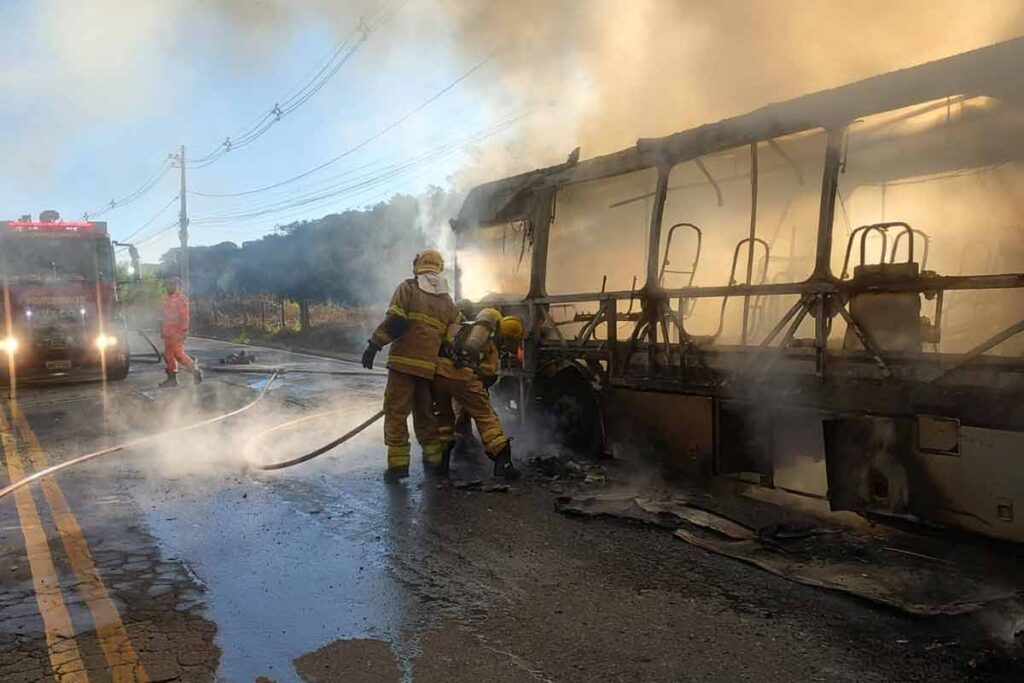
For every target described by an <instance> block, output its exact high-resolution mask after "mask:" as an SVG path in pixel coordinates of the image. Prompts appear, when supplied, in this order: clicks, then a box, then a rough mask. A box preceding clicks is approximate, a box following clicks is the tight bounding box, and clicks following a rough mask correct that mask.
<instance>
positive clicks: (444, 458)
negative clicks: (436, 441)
mask: <svg viewBox="0 0 1024 683" xmlns="http://www.w3.org/2000/svg"><path fill="white" fill-rule="evenodd" d="M452 448H454V444H447V445H446V446H443V447H442V450H441V462H430V461H428V460H424V461H423V471H424V472H425V473H426V474H427V476H429V477H447V476H448V472H449V469H450V467H451V454H452Z"/></svg>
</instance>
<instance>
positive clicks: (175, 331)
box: [160, 277, 203, 388]
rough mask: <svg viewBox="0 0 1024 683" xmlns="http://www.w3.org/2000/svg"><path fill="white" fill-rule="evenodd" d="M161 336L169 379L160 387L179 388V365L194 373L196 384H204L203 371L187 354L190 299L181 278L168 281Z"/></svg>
mask: <svg viewBox="0 0 1024 683" xmlns="http://www.w3.org/2000/svg"><path fill="white" fill-rule="evenodd" d="M160 336H161V337H163V340H164V362H165V363H166V364H167V365H166V368H167V379H165V380H164V381H163V382H161V383H160V387H161V388H166V387H176V386H178V363H181V364H182V365H184V366H185V369H186V370H188V371H189V372H191V373H192V378H193V379H194V380H195V383H196V384H199V383H200V382H202V381H203V371H202V370H200V369H199V366H198V365H196V362H195V361H194V360H192V357H191V356H189V355H188V354H187V353H185V337H187V336H188V299H187V298H186V297H185V295H184V293H182V291H181V278H178V277H172V278H171V279H170V280H168V281H167V296H166V297H164V305H163V321H162V322H161V324H160Z"/></svg>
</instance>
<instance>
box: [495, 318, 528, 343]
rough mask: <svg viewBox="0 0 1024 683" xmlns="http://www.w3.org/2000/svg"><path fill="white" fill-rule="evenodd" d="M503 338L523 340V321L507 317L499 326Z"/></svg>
mask: <svg viewBox="0 0 1024 683" xmlns="http://www.w3.org/2000/svg"><path fill="white" fill-rule="evenodd" d="M498 329H499V330H501V336H502V337H504V338H505V339H510V340H512V341H519V340H520V339H522V338H523V333H524V331H525V330H524V328H523V321H522V320H520V319H519V318H517V317H516V316H514V315H506V316H505V317H504V318H502V319H501V322H500V323H499V325H498Z"/></svg>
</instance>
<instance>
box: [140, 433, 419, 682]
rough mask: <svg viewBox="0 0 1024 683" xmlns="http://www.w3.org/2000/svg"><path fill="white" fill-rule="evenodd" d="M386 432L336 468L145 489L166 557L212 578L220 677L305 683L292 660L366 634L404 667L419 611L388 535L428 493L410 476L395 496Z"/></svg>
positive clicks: (358, 445)
mask: <svg viewBox="0 0 1024 683" xmlns="http://www.w3.org/2000/svg"><path fill="white" fill-rule="evenodd" d="M378 439H379V434H372V435H371V434H364V435H361V436H360V437H359V438H358V439H357V441H355V442H353V446H352V448H351V449H349V451H350V452H348V453H346V462H345V463H344V464H343V465H342V464H340V463H339V465H341V466H339V467H338V468H333V467H330V463H325V465H327V467H323V468H317V467H310V468H308V469H306V470H303V471H298V470H295V471H293V472H291V473H289V475H287V476H277V477H268V478H266V479H262V480H261V479H259V478H251V479H250V478H245V477H237V478H232V479H231V480H230V481H229V482H227V483H226V484H225V485H223V486H221V485H210V483H209V482H204V483H202V484H201V485H197V486H196V487H194V488H191V489H190V488H188V487H187V485H186V484H187V479H183V480H181V481H180V482H179V485H178V486H175V487H173V489H172V488H171V487H167V486H166V485H160V484H159V482H156V485H154V486H152V487H145V488H148V489H149V490H148V491H145V490H144V488H140V490H139V491H138V492H137V493H136V495H137V497H138V498H139V502H140V505H141V507H142V508H143V509H144V510H145V511H146V523H147V525H148V527H149V529H150V532H151V533H152V534H153V536H154V537H155V538H156V539H157V542H158V544H159V545H160V546H161V550H162V552H163V554H164V556H165V557H172V558H175V559H177V560H178V561H180V562H182V563H184V564H186V565H187V566H188V568H189V570H190V571H191V572H192V573H193V574H194V575H195V576H196V577H197V578H198V580H199V581H200V582H202V584H204V585H205V593H204V598H205V601H206V603H207V606H208V608H207V611H206V615H205V616H206V617H207V618H209V619H211V620H212V621H214V622H215V623H216V624H217V628H218V632H217V638H216V642H217V644H218V645H219V646H220V648H221V649H222V655H221V659H220V669H219V671H218V677H219V679H221V680H225V681H252V680H254V679H256V678H257V677H259V676H266V677H269V678H271V679H274V680H276V681H277V682H278V683H284V682H285V681H299V680H300V679H299V678H298V676H297V674H296V672H295V669H294V667H293V666H292V661H293V660H296V659H298V658H301V657H302V656H303V655H307V654H308V653H311V652H313V651H315V650H317V649H318V648H321V647H324V646H325V645H327V644H329V643H333V642H335V641H339V640H341V641H345V640H352V639H367V638H368V639H375V640H378V641H383V642H385V643H391V645H390V648H392V649H393V650H394V651H395V652H398V653H400V658H401V659H402V660H403V661H404V662H406V664H403V665H402V668H406V667H407V662H408V659H409V657H410V651H409V650H410V648H411V647H413V646H411V645H410V644H409V643H408V642H407V641H408V639H409V637H410V635H409V628H410V625H412V624H414V623H417V622H418V621H419V618H420V613H421V611H422V610H421V607H420V603H419V601H418V600H417V598H416V596H414V595H412V594H411V593H410V591H409V590H408V588H407V586H405V585H404V584H402V583H400V582H398V581H397V580H396V579H395V578H394V575H393V572H392V568H391V566H390V562H389V559H388V558H389V553H390V552H391V551H392V550H393V548H392V547H391V546H390V540H389V536H390V534H391V532H392V530H393V529H394V527H395V526H396V525H403V526H404V527H406V528H407V527H408V525H409V524H410V523H412V522H411V520H410V516H411V515H412V516H414V513H411V512H410V510H412V509H415V508H417V507H418V505H419V498H420V496H421V492H420V491H419V489H418V487H417V486H416V485H415V484H410V485H409V486H408V487H407V488H406V489H404V492H403V493H401V494H400V496H399V497H397V498H395V497H394V496H389V495H388V491H389V490H388V489H385V488H384V487H383V486H382V484H381V483H380V481H379V475H380V472H379V468H380V462H379V455H380V453H379V451H380V449H379V447H378V446H377V441H378ZM325 457H329V456H325ZM353 459H355V460H357V462H355V463H353V462H352V460H353ZM403 643H404V644H403ZM389 651H390V650H389ZM326 680H330V679H326Z"/></svg>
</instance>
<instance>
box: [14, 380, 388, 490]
mask: <svg viewBox="0 0 1024 683" xmlns="http://www.w3.org/2000/svg"><path fill="white" fill-rule="evenodd" d="M210 369H211V370H215V371H216V372H229V373H237V374H250V373H252V374H257V373H258V374H268V373H269V375H270V376H269V377H268V379H267V382H266V384H264V385H263V388H262V389H260V392H259V394H258V395H257V396H256V398H254V399H253V400H252V401H250V402H249V403H247V404H245V405H244V406H242V407H240V408H236V409H235V410H232V411H230V412H227V413H224V414H223V415H218V416H216V417H211V418H207V419H205V420H200V421H199V422H194V423H192V424H189V425H185V426H182V427H175V428H173V429H167V430H164V431H161V432H157V433H156V434H149V435H147V436H142V437H139V438H137V439H131V440H129V441H125V442H124V443H120V444H117V445H115V446H109V447H107V448H103V449H100V450H98V451H93V452H92V453H86V454H85V455H80V456H77V457H74V458H71V459H70V460H66V461H64V462H62V463H59V464H56V465H51V466H50V467H47V468H44V469H42V470H39V471H38V472H35V473H33V474H31V475H29V476H27V477H25V478H23V479H20V480H18V481H16V482H11V483H10V484H8V485H7V486H5V487H3V488H2V489H0V500H2V499H3V498H5V497H6V496H8V495H10V494H11V493H13V492H14V491H16V490H18V489H20V488H22V487H24V486H28V485H29V484H31V483H33V482H36V481H39V480H40V479H42V478H44V477H48V476H50V475H53V474H57V473H58V472H61V471H63V470H65V469H68V468H69V467H73V466H75V465H79V464H81V463H84V462H88V461H89V460H94V459H96V458H100V457H103V456H105V455H113V454H114V453H120V452H122V451H125V450H128V449H129V448H133V447H135V446H140V445H142V444H145V443H150V442H152V441H156V440H158V439H162V438H164V437H167V436H171V435H174V434H182V433H184V432H189V431H192V430H195V429H199V428H201V427H206V426H209V425H211V424H214V423H217V422H221V421H223V420H226V419H228V418H231V417H235V416H236V415H240V414H242V413H244V412H246V411H247V410H249V409H250V408H252V407H254V406H255V405H256V404H257V403H259V402H260V401H262V400H263V398H264V397H265V396H266V395H267V393H268V392H269V391H270V387H271V385H272V384H273V383H274V381H275V380H276V379H277V378H278V377H280V376H282V375H284V374H286V373H299V374H321V375H334V376H339V375H341V376H348V375H376V376H378V377H379V376H385V375H384V373H378V372H367V371H331V370H303V369H288V368H280V367H279V368H216V369H214V368H210ZM335 412H338V411H337V410H329V411H325V412H321V413H317V414H315V415H307V416H303V417H301V418H298V419H295V420H291V421H289V422H284V423H282V424H279V425H276V426H274V427H271V428H270V429H267V430H265V431H263V432H260V433H259V434H257V435H256V436H254V437H253V438H251V439H249V441H248V442H247V443H246V446H245V450H248V448H249V446H250V445H251V444H252V443H253V442H254V441H256V440H258V439H260V438H262V437H264V436H266V435H267V434H270V433H271V432H276V431H278V430H281V429H285V428H287V427H290V426H293V425H296V424H300V423H302V422H306V421H308V420H313V419H315V418H318V417H322V416H324V415H328V414H332V413H335ZM383 416H384V411H383V410H381V411H378V412H377V413H376V414H374V415H373V416H372V417H370V418H369V419H367V420H365V421H363V422H361V423H360V424H359V425H357V426H356V427H354V428H353V429H351V430H349V431H348V432H346V433H345V434H342V435H341V436H340V437H338V438H336V439H334V440H332V441H330V442H329V443H326V444H324V445H322V446H320V447H318V448H316V449H314V450H312V451H309V452H308V453H304V454H302V455H300V456H298V457H295V458H291V459H289V460H286V461H283V462H276V463H272V464H269V465H257V464H255V463H252V462H251V461H249V464H250V465H251V466H252V467H255V468H256V469H260V470H281V469H285V468H287V467H292V466H294V465H298V464H300V463H304V462H308V461H310V460H312V459H313V458H316V457H318V456H320V455H323V454H324V453H326V452H328V451H330V450H332V449H334V448H336V447H337V446H340V445H341V444H343V443H345V442H346V441H348V440H349V439H351V438H353V437H355V436H356V435H357V434H359V433H360V432H362V431H363V430H365V429H366V428H367V427H369V426H370V425H372V424H373V423H375V422H377V420H379V419H380V418H381V417H383Z"/></svg>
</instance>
